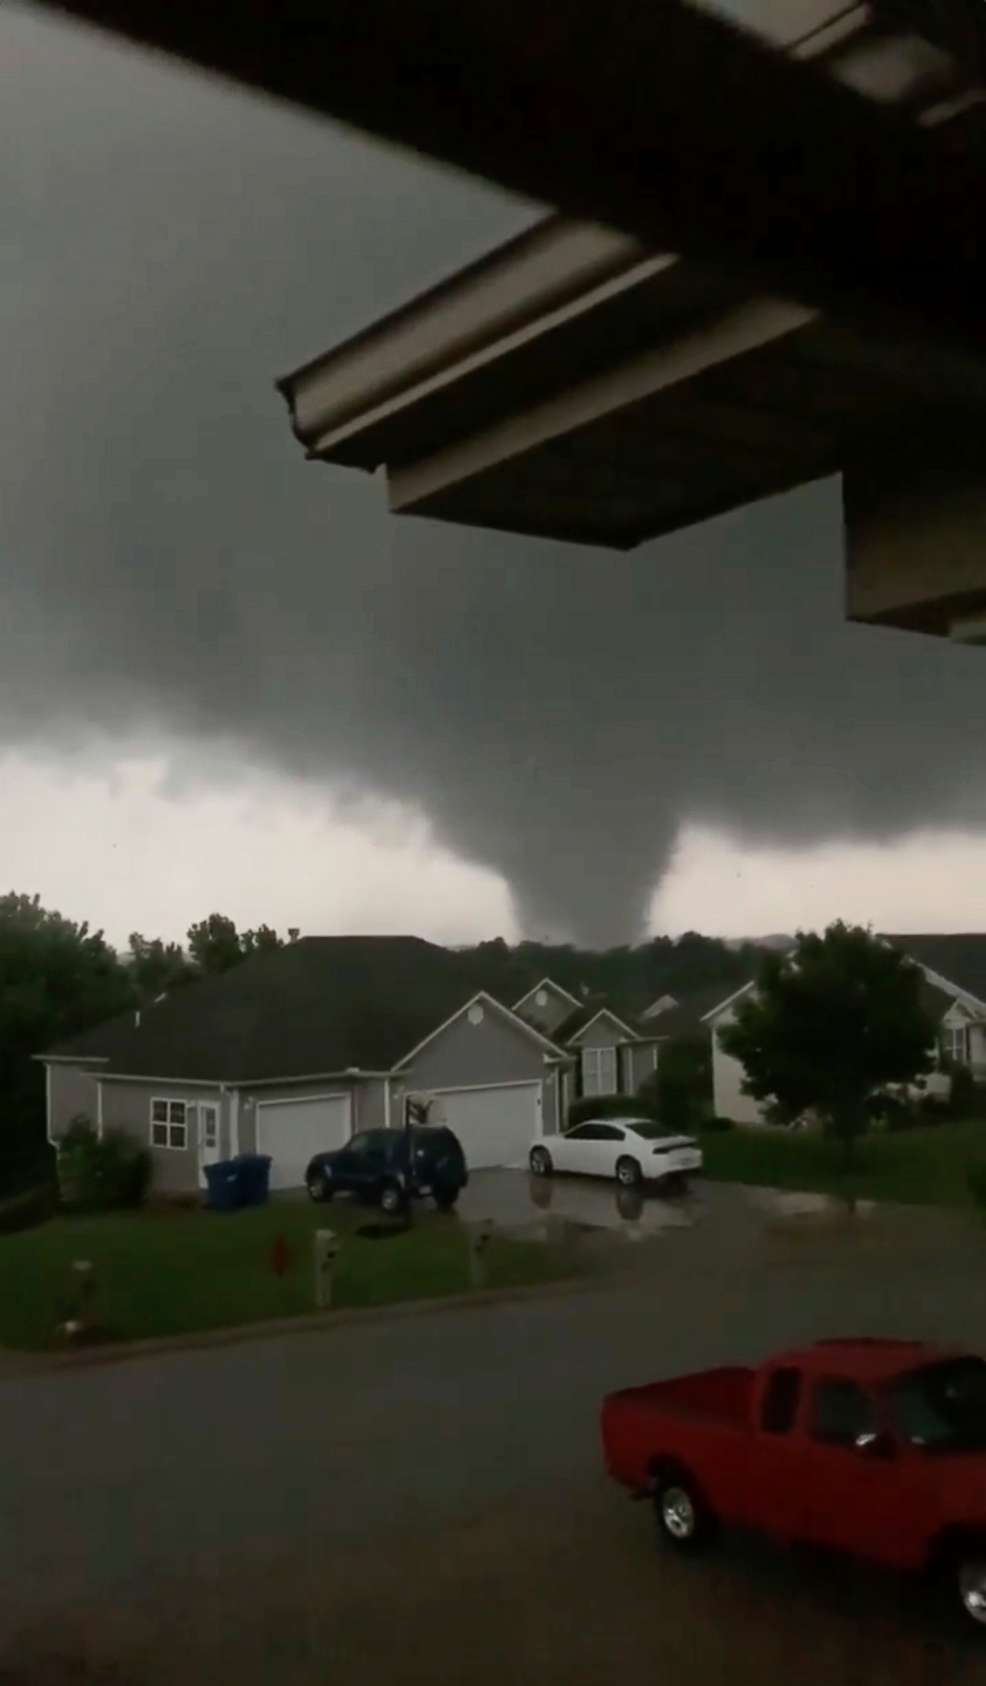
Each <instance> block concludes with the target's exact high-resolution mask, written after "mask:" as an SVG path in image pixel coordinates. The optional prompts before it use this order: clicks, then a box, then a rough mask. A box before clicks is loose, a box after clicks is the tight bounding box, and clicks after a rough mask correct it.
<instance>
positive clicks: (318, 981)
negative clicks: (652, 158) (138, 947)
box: [49, 937, 473, 1082]
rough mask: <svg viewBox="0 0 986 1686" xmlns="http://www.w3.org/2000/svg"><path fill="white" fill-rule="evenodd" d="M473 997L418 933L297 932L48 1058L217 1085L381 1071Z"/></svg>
mask: <svg viewBox="0 0 986 1686" xmlns="http://www.w3.org/2000/svg"><path fill="white" fill-rule="evenodd" d="M472 993H473V991H472V989H471V987H470V983H469V981H468V979H467V978H466V977H465V976H464V973H463V967H462V962H461V961H460V959H459V957H458V956H457V955H456V954H454V953H452V952H450V951H449V950H448V949H443V948H438V947H436V946H435V945H434V944H433V943H427V942H424V941H422V940H421V938H419V937H304V938H302V939H301V941H300V942H295V943H289V944H288V945H287V946H286V947H285V948H282V949H278V950H276V951H275V952H274V953H273V954H264V955H257V956H254V957H253V958H252V959H250V960H246V961H244V962H243V964H242V965H241V966H237V967H236V968H234V970H232V971H230V972H224V973H222V974H221V975H219V976H215V977H210V978H203V979H202V980H201V982H199V983H192V984H186V985H185V986H184V987H183V988H181V989H178V990H176V991H175V992H174V993H173V994H171V995H169V996H167V997H166V998H165V999H164V1000H163V1001H160V1002H157V1003H156V1004H155V1005H154V1006H152V1007H145V1008H144V1009H143V1010H142V1012H141V1020H140V1025H139V1027H138V1026H136V1025H135V1023H134V1015H133V1014H132V1013H127V1014H123V1015H121V1016H120V1017H118V1018H115V1019H110V1020H108V1021H107V1022H106V1023H105V1024H102V1025H98V1026H97V1027H96V1028H95V1029H94V1030H88V1031H86V1032H85V1033H84V1034H83V1035H81V1036H76V1037H72V1038H70V1039H69V1040H68V1041H66V1042H62V1043H60V1044H59V1045H58V1046H57V1047H56V1048H52V1049H50V1050H49V1052H50V1053H52V1054H57V1055H59V1056H61V1057H65V1056H69V1055H73V1054H74V1055H78V1056H79V1057H80V1058H81V1057H85V1056H87V1055H88V1056H103V1057H104V1058H105V1059H106V1060H107V1061H108V1062H109V1063H108V1066H107V1068H106V1069H108V1070H110V1071H115V1072H119V1073H121V1074H127V1075H133V1076H146V1077H172V1078H176V1079H177V1078H179V1077H186V1078H215V1079H216V1080H217V1081H219V1082H232V1081H236V1080H237V1079H243V1080H245V1081H250V1080H253V1081H259V1080H260V1079H261V1078H265V1077H287V1076H303V1075H305V1074H306V1073H311V1074H312V1075H315V1074H320V1073H328V1072H343V1071H346V1070H347V1069H348V1068H349V1067H350V1066H358V1067H360V1068H361V1069H362V1070H364V1071H381V1070H388V1069H389V1068H390V1067H391V1066H392V1065H393V1064H394V1063H395V1062H396V1061H397V1060H399V1059H400V1058H401V1057H402V1056H403V1055H404V1054H406V1053H407V1052H408V1050H409V1049H410V1048H411V1047H413V1046H414V1044H415V1043H416V1042H419V1041H420V1040H421V1039H422V1037H424V1036H426V1035H427V1034H428V1032H429V1031H430V1030H434V1028H435V1026H436V1025H438V1024H440V1023H441V1022H442V1020H443V1019H446V1018H448V1017H449V1016H450V1015H451V1014H452V1013H454V1012H455V1010H456V1008H457V1007H460V1006H461V1005H462V1002H463V1001H464V1000H465V999H466V997H467V996H468V995H470V994H472Z"/></svg>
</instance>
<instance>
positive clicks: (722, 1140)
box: [701, 1120, 986, 1206]
mask: <svg viewBox="0 0 986 1686" xmlns="http://www.w3.org/2000/svg"><path fill="white" fill-rule="evenodd" d="M701 1142H702V1149H703V1152H704V1155H705V1170H706V1174H707V1175H708V1176H710V1177H714V1178H716V1179H717V1180H719V1181H721V1182H738V1183H760V1184H762V1185H764V1186H765V1187H770V1188H792V1189H805V1190H811V1191H815V1192H819V1193H825V1194H856V1195H858V1196H860V1197H861V1198H863V1199H868V1200H900V1201H909V1202H917V1203H920V1204H922V1205H937V1206H967V1205H969V1204H970V1203H971V1197H970V1194H969V1189H968V1186H967V1183H966V1169H967V1167H968V1165H969V1163H970V1161H971V1160H973V1159H981V1158H983V1157H984V1156H986V1121H979V1120H974V1121H973V1122H971V1123H960V1124H939V1125H936V1126H934V1127H932V1128H924V1129H920V1130H900V1131H893V1132H883V1131H880V1132H874V1133H873V1134H871V1135H868V1136H866V1137H864V1139H863V1140H862V1141H861V1142H858V1143H857V1145H856V1160H857V1163H856V1165H855V1167H854V1168H853V1169H852V1170H850V1171H846V1170H845V1169H844V1168H843V1164H842V1151H841V1148H840V1147H839V1144H838V1143H837V1142H832V1141H829V1140H827V1139H826V1138H824V1137H823V1136H820V1135H816V1134H814V1133H811V1134H807V1133H805V1134H798V1135H790V1134H788V1132H787V1131H781V1130H774V1129H762V1130H761V1129H744V1128H742V1127H737V1128H735V1129H733V1130H724V1131H721V1132H718V1131H713V1130H705V1131H702V1132H701Z"/></svg>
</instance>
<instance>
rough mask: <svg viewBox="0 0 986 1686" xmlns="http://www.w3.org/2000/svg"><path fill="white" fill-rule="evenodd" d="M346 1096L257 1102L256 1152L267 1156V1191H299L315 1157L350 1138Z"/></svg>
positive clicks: (348, 1104) (348, 1106) (348, 1101)
mask: <svg viewBox="0 0 986 1686" xmlns="http://www.w3.org/2000/svg"><path fill="white" fill-rule="evenodd" d="M349 1119H350V1100H349V1096H348V1095H320V1096H319V1097H318V1098H317V1099H312V1100H304V1101H300V1100H299V1101H261V1102H260V1103H259V1104H258V1106H257V1152H258V1153H269V1154H270V1156H271V1168H270V1186H271V1188H300V1187H301V1185H302V1183H303V1182H304V1180H305V1171H306V1168H307V1166H308V1161H309V1160H310V1159H311V1157H312V1155H313V1154H315V1153H326V1152H328V1151H329V1150H330V1149H332V1148H334V1147H341V1146H342V1144H343V1142H346V1141H348V1140H349V1136H350V1125H349Z"/></svg>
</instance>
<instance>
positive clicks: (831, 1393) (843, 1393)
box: [811, 1380, 878, 1446]
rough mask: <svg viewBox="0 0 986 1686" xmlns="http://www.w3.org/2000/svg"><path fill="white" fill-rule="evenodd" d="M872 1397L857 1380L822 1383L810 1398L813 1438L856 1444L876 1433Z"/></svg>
mask: <svg viewBox="0 0 986 1686" xmlns="http://www.w3.org/2000/svg"><path fill="white" fill-rule="evenodd" d="M877 1427H878V1424H877V1420H876V1410H875V1408H874V1405H873V1401H872V1399H871V1398H870V1397H869V1395H868V1394H866V1393H864V1392H863V1390H862V1388H861V1387H859V1386H857V1384H856V1383H855V1382H850V1381H843V1380H838V1381H830V1382H819V1383H818V1386H817V1387H816V1389H815V1392H814V1395H813V1396H812V1401H811V1437H812V1439H813V1440H823V1441H824V1442H825V1443H826V1445H829V1446H854V1445H855V1443H856V1441H857V1440H858V1439H859V1437H860V1435H861V1434H875V1433H876V1432H877Z"/></svg>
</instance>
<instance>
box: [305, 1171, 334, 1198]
mask: <svg viewBox="0 0 986 1686" xmlns="http://www.w3.org/2000/svg"><path fill="white" fill-rule="evenodd" d="M308 1198H309V1200H314V1201H316V1202H317V1203H319V1204H320V1203H321V1202H322V1201H323V1200H331V1199H332V1188H331V1186H330V1183H329V1179H328V1177H327V1176H326V1175H325V1172H324V1171H313V1172H312V1174H311V1176H310V1177H309V1179H308Z"/></svg>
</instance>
